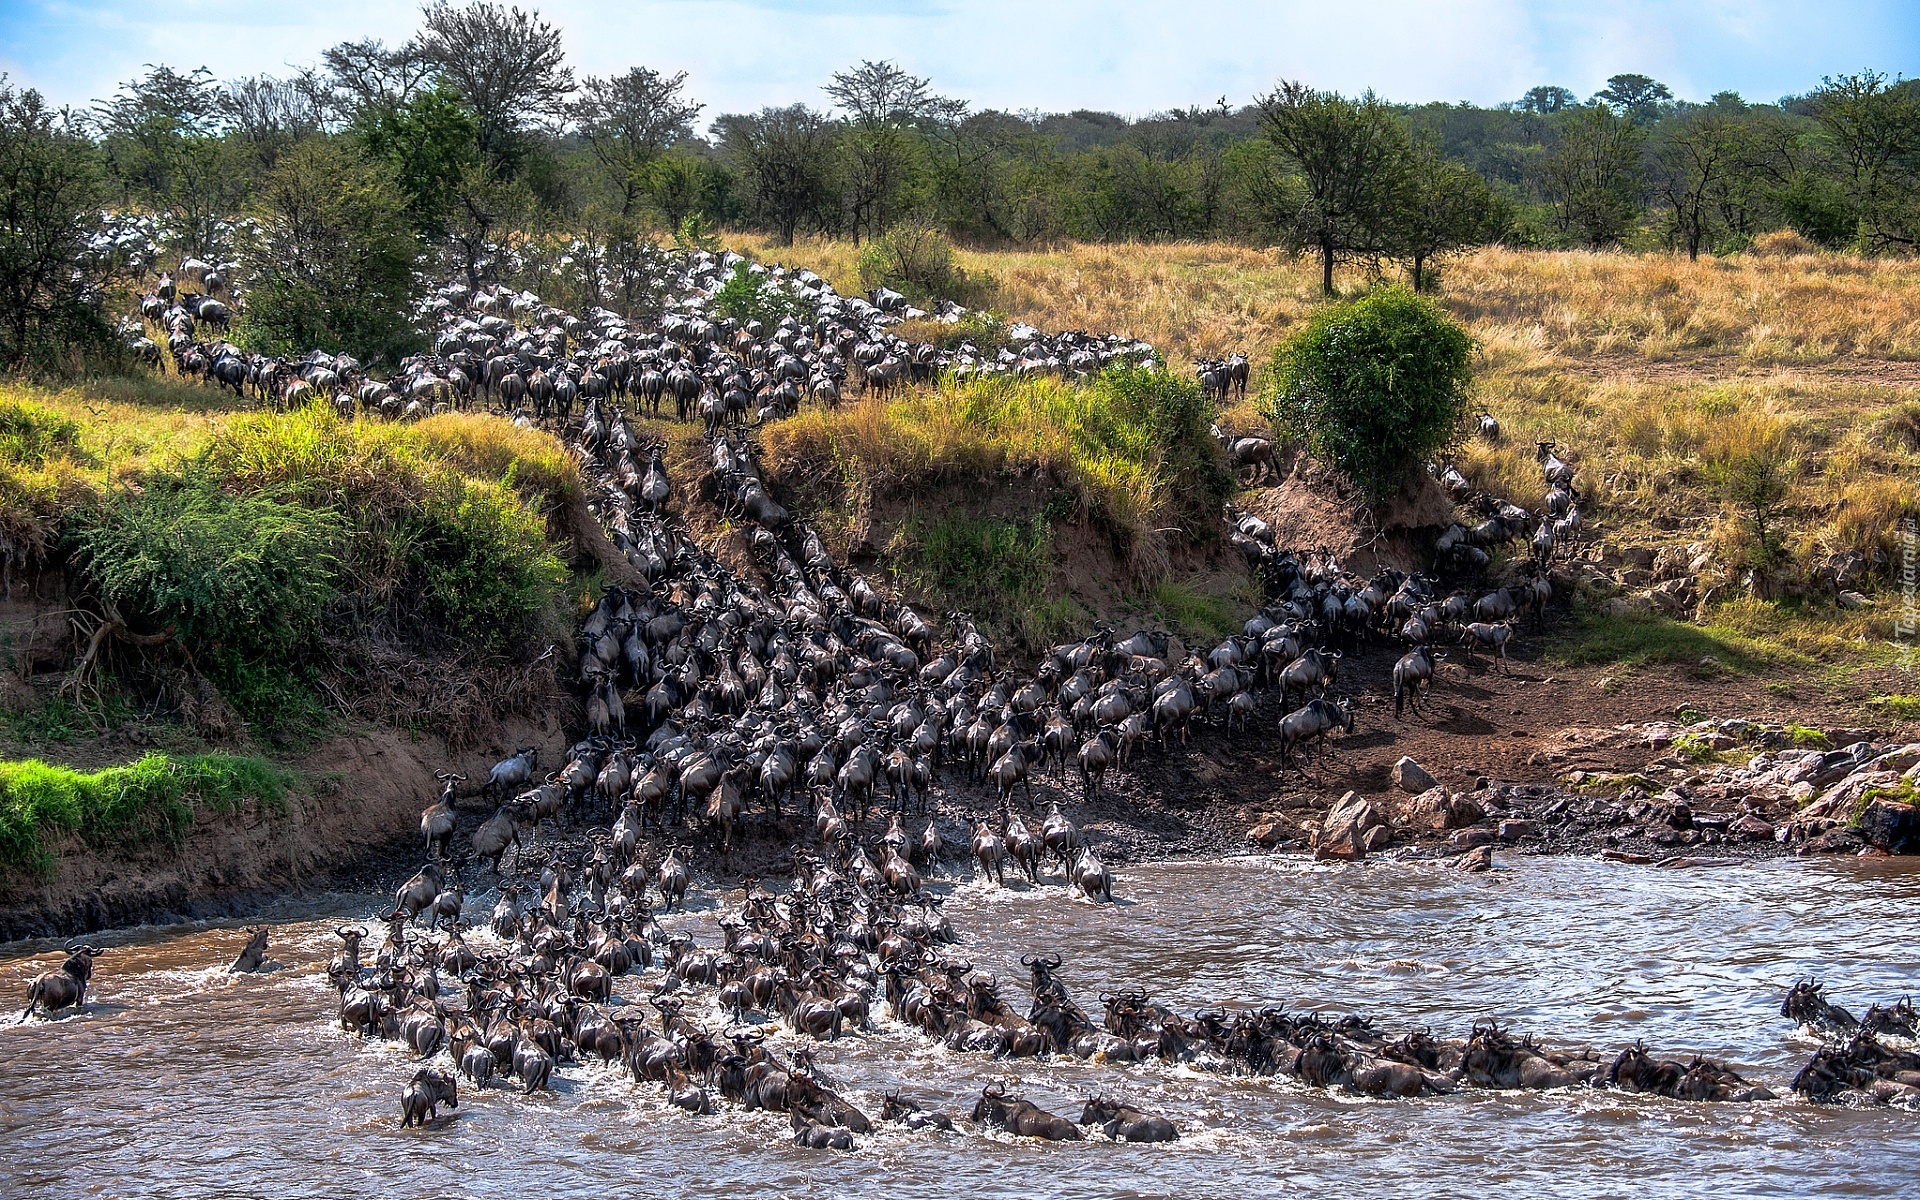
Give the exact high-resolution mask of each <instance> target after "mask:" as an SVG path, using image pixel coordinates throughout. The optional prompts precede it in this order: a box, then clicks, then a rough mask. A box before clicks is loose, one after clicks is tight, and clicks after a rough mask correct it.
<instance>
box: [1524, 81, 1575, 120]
mask: <svg viewBox="0 0 1920 1200" xmlns="http://www.w3.org/2000/svg"><path fill="white" fill-rule="evenodd" d="M1579 104H1580V98H1579V97H1578V96H1575V95H1574V94H1573V91H1572V89H1570V88H1563V87H1558V86H1555V85H1553V84H1541V85H1540V86H1539V87H1530V88H1528V89H1527V94H1526V95H1524V96H1522V97H1520V99H1518V100H1517V101H1515V102H1514V105H1513V106H1514V107H1515V108H1517V109H1519V110H1520V111H1521V112H1526V113H1536V114H1539V115H1540V116H1547V115H1549V114H1552V113H1557V112H1561V111H1563V110H1565V109H1569V108H1576V107H1578V106H1579Z"/></svg>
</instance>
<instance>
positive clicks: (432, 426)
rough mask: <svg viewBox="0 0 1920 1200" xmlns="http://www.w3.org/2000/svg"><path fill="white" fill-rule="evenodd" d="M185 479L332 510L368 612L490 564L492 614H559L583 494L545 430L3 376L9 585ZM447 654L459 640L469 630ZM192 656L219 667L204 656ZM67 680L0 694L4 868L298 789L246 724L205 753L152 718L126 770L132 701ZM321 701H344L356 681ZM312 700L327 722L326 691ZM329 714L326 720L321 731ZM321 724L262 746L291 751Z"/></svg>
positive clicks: (487, 649)
mask: <svg viewBox="0 0 1920 1200" xmlns="http://www.w3.org/2000/svg"><path fill="white" fill-rule="evenodd" d="M196 473H197V474H199V475H203V476H205V477H207V478H210V479H211V480H212V481H213V484H212V486H215V487H217V488H218V489H220V490H221V491H223V492H224V493H226V494H229V495H235V496H248V495H261V496H273V497H275V498H277V499H279V500H282V501H285V502H288V503H291V504H294V505H299V506H307V507H310V508H314V509H320V508H325V509H328V510H332V511H335V512H338V513H340V514H341V517H342V522H343V527H344V530H345V535H346V538H347V545H345V546H343V547H342V549H341V564H342V565H341V568H340V571H339V577H338V578H336V580H335V581H334V587H335V589H336V592H337V594H338V595H339V597H340V600H339V601H338V603H345V604H349V605H352V606H354V607H355V608H356V609H360V610H365V609H366V608H368V607H369V604H370V602H371V601H374V600H376V599H377V598H378V596H379V595H380V594H381V592H382V590H383V589H391V588H392V587H393V586H394V585H395V583H396V581H398V580H400V579H403V578H407V577H408V576H407V575H406V574H405V573H406V572H407V571H409V570H412V571H413V572H414V576H413V577H416V578H417V577H418V576H419V573H420V571H421V570H425V571H426V572H427V576H428V578H429V581H430V582H431V581H432V580H441V581H443V582H444V584H445V589H446V591H447V592H448V594H449V595H459V594H461V592H462V590H463V589H466V588H469V587H472V586H475V585H474V584H473V583H472V582H471V581H470V580H468V579H467V578H466V577H465V575H466V574H471V573H474V572H485V573H487V575H488V576H489V579H491V580H494V581H499V580H503V579H504V580H505V581H506V584H513V585H518V586H520V587H521V588H522V591H523V592H524V594H520V593H514V592H511V591H507V592H502V591H499V590H496V591H493V592H484V593H482V595H484V596H486V597H488V598H490V599H492V600H493V601H495V602H496V603H507V604H513V603H519V604H524V605H530V606H535V607H537V608H540V609H542V610H546V609H552V608H553V607H554V606H556V605H559V606H564V605H565V604H566V603H567V596H566V593H565V589H564V580H563V576H562V575H561V573H560V571H561V568H560V559H561V558H564V557H568V556H569V551H568V548H567V547H566V546H565V544H564V539H565V536H566V528H567V518H568V510H569V508H570V506H571V505H572V504H573V503H574V501H575V500H576V499H577V497H578V494H579V491H580V487H581V483H580V478H579V474H578V471H577V469H576V467H575V465H574V463H573V461H572V459H571V458H570V457H569V456H568V455H567V453H566V452H565V450H564V448H562V447H561V446H560V444H559V443H558V442H557V441H556V440H554V439H553V438H551V437H549V436H547V435H545V434H541V433H533V432H529V431H526V430H521V429H517V428H515V427H513V426H512V425H510V424H508V423H507V422H505V421H501V420H498V419H495V418H491V417H479V416H470V415H452V416H445V417H436V418H432V419H430V420H427V421H423V422H420V423H418V424H415V425H410V426H396V425H390V424H385V423H378V422H360V423H345V422H341V421H339V420H338V419H337V418H335V417H333V416H332V414H331V413H329V412H327V411H325V410H309V411H308V412H304V413H292V414H262V413H259V412H256V411H252V410H251V406H241V405H239V404H237V403H236V402H235V401H234V398H233V397H232V396H231V394H224V395H223V394H222V393H220V392H218V391H216V390H214V389H211V388H204V387H199V386H194V385H189V384H181V383H176V382H173V381H169V380H165V379H154V378H141V379H110V380H100V381H93V382H89V383H87V384H85V385H82V386H75V387H70V388H65V389H45V388H37V387H30V386H25V385H18V384H0V538H4V542H5V547H6V549H7V550H9V551H10V552H11V553H12V554H13V555H14V566H13V569H14V571H15V577H14V585H15V587H16V588H17V587H18V585H19V583H20V575H21V571H20V568H21V567H22V566H27V567H30V568H38V567H40V566H46V565H61V564H68V565H71V564H70V562H69V554H70V550H71V546H72V542H71V535H72V534H73V532H74V530H75V529H76V528H77V527H78V526H79V524H80V523H84V522H85V521H86V520H87V519H88V518H87V514H89V513H93V512H99V511H102V510H103V507H104V506H107V505H110V504H113V503H124V502H125V500H126V498H127V497H129V496H133V495H137V494H138V493H139V492H140V491H141V490H142V489H143V488H148V487H150V486H151V485H152V484H153V483H154V481H155V480H157V479H165V478H177V477H180V476H182V475H194V474H196ZM435 531H440V532H442V533H446V534H448V535H449V536H451V537H453V538H454V540H455V541H456V542H457V543H458V544H457V545H455V546H453V547H452V551H451V552H447V550H448V548H447V547H442V548H441V550H442V551H443V553H441V554H440V555H439V556H438V557H434V556H432V555H427V556H424V557H422V556H421V554H420V553H419V547H418V542H419V539H420V538H421V537H422V536H423V534H432V533H434V532H435ZM236 552H239V551H238V550H236ZM496 558H498V559H505V558H512V559H514V560H516V561H523V562H524V561H528V560H530V561H531V564H532V565H531V569H529V570H527V571H524V572H522V573H521V574H519V575H517V576H516V575H515V574H514V572H513V571H512V570H511V569H509V568H507V567H505V566H503V565H501V564H496V563H495V562H494V561H493V560H494V559H496ZM410 563H411V564H413V565H411V566H410V565H409V564H410ZM421 564H424V567H423V566H422V565H421ZM501 586H503V587H504V586H505V584H502V585H501ZM42 594H43V595H44V594H45V593H44V589H43V593H42ZM502 597H504V600H503V599H502ZM443 607H444V606H443ZM436 615H437V618H438V619H439V621H440V622H441V624H442V625H443V626H445V627H447V628H449V629H453V630H455V631H456V634H458V631H459V630H460V629H462V628H463V627H464V626H463V622H465V624H466V625H470V626H471V627H472V629H473V630H475V631H480V632H484V631H485V629H487V628H488V627H489V626H491V625H496V624H499V620H498V615H497V614H495V613H493V612H491V611H489V612H474V613H463V612H459V611H436ZM554 620H555V621H558V622H560V623H564V618H562V617H559V616H557V615H556V616H555V618H554ZM502 627H504V626H502ZM555 628H556V629H557V628H558V624H556V625H555ZM549 632H550V631H549ZM468 636H471V635H468ZM454 644H455V647H456V649H458V648H459V647H460V646H462V645H463V642H462V640H461V637H459V636H456V638H455V643H454ZM190 649H194V650H195V651H196V656H195V657H196V660H198V665H199V667H200V668H201V669H205V670H209V671H211V670H212V668H211V667H210V666H208V664H207V653H208V652H207V650H206V649H205V647H190ZM517 649H518V647H517V646H516V645H492V644H482V642H480V641H475V642H474V644H473V646H472V648H471V649H470V650H461V651H460V653H461V654H462V655H463V657H464V658H465V659H467V660H469V661H478V660H480V659H483V658H487V657H489V656H496V655H505V656H506V657H507V658H509V659H510V658H512V657H513V656H514V654H515V652H516V651H517ZM249 669H252V670H264V671H266V672H268V673H281V674H285V675H288V676H291V675H293V674H295V673H296V671H297V670H298V669H299V668H298V666H297V664H292V663H288V664H276V663H274V662H267V663H260V664H253V666H252V667H250V668H249ZM323 678H324V675H322V676H316V677H315V679H316V683H317V684H318V681H319V680H321V679H323ZM63 682H65V681H63V680H60V679H58V678H57V677H56V678H54V679H53V680H51V681H49V680H47V679H45V678H44V677H43V678H41V679H30V678H29V677H28V676H27V674H26V673H25V670H24V667H23V669H22V670H21V673H20V674H19V675H18V677H16V678H15V679H13V680H10V681H6V683H5V686H4V688H0V692H3V693H4V695H3V696H0V718H4V719H3V720H0V868H5V867H8V866H12V867H16V868H17V867H22V866H29V867H31V866H44V865H45V864H46V862H47V847H48V846H49V845H50V844H51V843H52V841H53V840H54V839H57V838H59V837H61V836H64V835H67V834H77V835H78V836H79V837H80V838H81V839H82V841H84V842H85V843H86V844H88V845H89V846H92V847H94V848H112V847H124V846H137V845H140V844H144V843H148V842H156V841H158V842H177V841H178V839H179V837H180V836H181V835H182V834H183V832H184V831H185V830H186V829H187V828H188V827H189V826H190V817H191V813H192V811H193V810H194V808H195V807H196V806H199V807H206V808H210V809H212V810H213V811H217V812H224V811H230V810H232V809H233V808H235V807H236V806H237V805H239V804H240V803H242V802H243V801H248V800H251V801H255V802H266V803H269V804H271V803H273V802H275V801H276V800H278V799H279V798H281V797H283V796H284V794H285V790H286V788H287V787H288V786H293V785H295V782H296V781H294V780H293V779H292V778H291V777H290V776H289V774H288V773H287V772H286V771H285V770H284V769H283V768H281V767H278V766H275V765H273V763H272V762H270V761H268V760H267V759H264V758H261V757H259V755H257V754H255V753H252V751H255V750H259V749H262V747H261V746H260V745H259V744H258V743H256V741H255V740H254V738H253V737H252V736H250V735H249V732H248V731H247V730H245V729H242V730H240V731H238V733H237V736H236V737H234V738H228V739H222V741H223V742H230V743H231V744H216V743H214V742H209V741H208V737H209V736H210V735H208V734H207V732H206V731H205V730H204V729H193V728H188V727H186V726H183V725H176V724H172V723H164V722H163V723H161V724H159V725H157V726H154V725H147V724H144V723H143V724H142V729H141V733H140V738H139V740H141V741H152V742H156V743H158V744H159V745H160V746H161V747H163V749H164V751H166V752H157V753H152V754H148V755H146V756H145V757H143V758H140V759H138V760H137V761H136V762H133V763H128V764H125V765H120V764H122V763H124V762H125V759H124V755H125V750H124V749H123V748H119V749H117V752H116V748H118V747H124V745H125V742H126V739H124V738H118V737H106V738H101V739H99V740H98V741H96V740H95V737H96V735H100V734H113V733H114V732H116V729H117V727H119V726H122V725H124V724H125V723H126V722H127V721H129V720H131V719H133V717H134V713H133V711H132V710H131V708H130V707H129V706H128V704H127V703H126V701H125V700H124V699H123V698H122V696H121V695H119V694H117V693H116V692H115V690H114V688H113V687H112V686H111V685H110V684H109V685H107V686H104V687H99V688H94V687H88V688H86V689H84V690H82V689H68V688H65V687H62V686H61V684H62V683H63ZM361 682H364V681H361ZM223 683H224V680H223ZM320 686H324V685H323V684H321V685H320ZM330 690H331V691H332V692H333V693H334V695H336V696H337V695H339V694H341V693H342V692H345V693H346V694H347V695H349V696H351V695H353V694H354V689H353V686H352V681H348V682H339V681H336V682H335V683H334V684H333V685H331V687H330ZM229 698H230V699H235V698H234V697H229ZM236 702H237V703H240V704H241V706H242V707H243V708H244V702H243V701H236ZM310 703H311V705H312V706H313V707H312V710H311V711H312V712H314V713H316V714H318V713H320V707H319V704H320V701H319V700H318V693H317V692H316V693H315V697H314V698H313V699H312V700H311V701H310ZM378 707H379V706H378V705H361V706H358V709H357V711H358V710H362V709H377V708H378ZM302 711H307V710H305V709H303V710H302ZM339 719H340V713H339V712H338V711H337V709H335V710H334V711H332V712H330V713H328V714H325V715H323V716H322V719H321V721H320V725H319V727H320V728H325V727H327V726H331V725H337V723H338V721H339ZM375 719H378V717H377V716H376V717H375ZM315 732H316V730H315V729H314V728H308V729H306V730H305V732H304V733H303V734H302V735H301V736H300V737H297V738H295V739H294V742H293V743H292V744H290V745H288V746H286V747H278V746H270V747H266V750H267V752H269V753H279V752H280V750H281V749H285V750H286V751H288V752H297V750H299V749H300V748H301V746H302V744H304V743H310V742H311V741H312V740H313V739H314V735H315ZM229 749H231V750H234V751H239V752H240V753H236V754H229V753H226V752H225V751H226V750H229ZM43 760H47V761H43Z"/></svg>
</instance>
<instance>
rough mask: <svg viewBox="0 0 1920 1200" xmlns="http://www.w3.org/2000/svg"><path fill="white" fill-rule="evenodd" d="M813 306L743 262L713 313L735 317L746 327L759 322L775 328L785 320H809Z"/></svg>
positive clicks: (720, 292) (717, 296) (718, 296)
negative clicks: (753, 270) (752, 322)
mask: <svg viewBox="0 0 1920 1200" xmlns="http://www.w3.org/2000/svg"><path fill="white" fill-rule="evenodd" d="M810 308H811V305H810V304H809V303H808V302H807V301H805V300H803V299H801V298H800V297H799V296H797V295H795V294H794V293H793V292H791V291H789V290H788V289H786V288H784V287H781V286H779V285H778V284H776V283H774V282H773V281H772V280H770V279H767V278H765V277H764V276H760V275H755V274H754V273H753V272H752V270H750V269H749V267H748V265H747V263H746V262H745V261H744V260H743V261H741V262H739V263H737V264H735V265H734V268H733V274H731V275H729V276H727V281H726V282H725V283H723V284H721V285H720V289H719V290H718V291H716V292H714V294H713V309H714V311H715V312H717V313H720V314H721V315H722V316H728V317H732V318H733V319H734V320H736V321H738V322H740V323H741V324H742V325H744V324H746V323H747V322H748V321H758V322H760V323H761V324H762V325H766V326H769V327H771V326H773V325H777V324H779V322H780V319H781V318H782V317H795V318H805V317H808V316H810V315H811V313H810V312H809V309H810Z"/></svg>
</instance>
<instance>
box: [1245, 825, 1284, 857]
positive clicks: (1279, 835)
mask: <svg viewBox="0 0 1920 1200" xmlns="http://www.w3.org/2000/svg"><path fill="white" fill-rule="evenodd" d="M1247 840H1248V841H1250V842H1252V843H1253V844H1254V845H1256V846H1264V847H1266V848H1267V849H1269V850H1271V849H1273V848H1274V847H1275V846H1278V845H1279V844H1280V843H1281V842H1284V841H1286V840H1287V833H1286V830H1284V829H1282V828H1280V825H1279V823H1278V822H1274V821H1267V822H1264V823H1262V824H1259V825H1255V826H1254V827H1253V828H1252V829H1249V830H1247Z"/></svg>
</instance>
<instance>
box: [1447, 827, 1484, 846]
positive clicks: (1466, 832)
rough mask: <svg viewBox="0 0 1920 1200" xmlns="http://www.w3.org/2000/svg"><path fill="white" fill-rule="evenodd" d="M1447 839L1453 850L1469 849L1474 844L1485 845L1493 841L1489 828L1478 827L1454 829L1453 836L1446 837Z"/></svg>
mask: <svg viewBox="0 0 1920 1200" xmlns="http://www.w3.org/2000/svg"><path fill="white" fill-rule="evenodd" d="M1447 841H1448V844H1449V845H1451V846H1452V847H1453V848H1454V849H1455V850H1471V849H1473V848H1474V847H1476V846H1485V845H1487V844H1489V843H1491V842H1492V841H1493V831H1492V830H1490V829H1480V828H1478V827H1476V828H1472V829H1458V830H1455V831H1454V834H1453V836H1452V837H1451V838H1449V839H1447Z"/></svg>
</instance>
